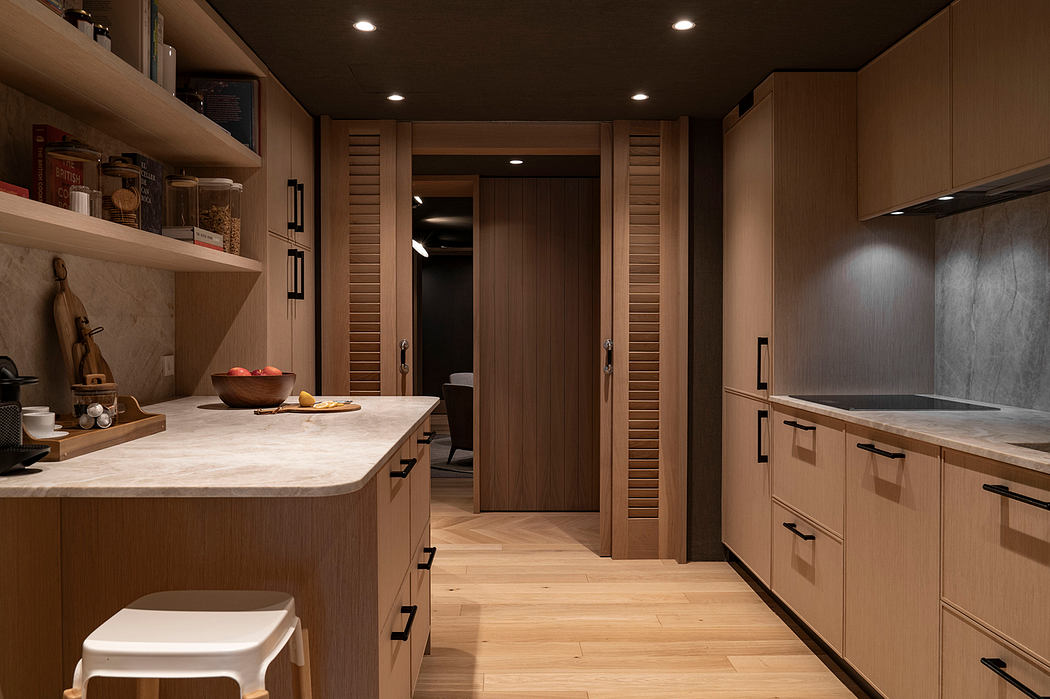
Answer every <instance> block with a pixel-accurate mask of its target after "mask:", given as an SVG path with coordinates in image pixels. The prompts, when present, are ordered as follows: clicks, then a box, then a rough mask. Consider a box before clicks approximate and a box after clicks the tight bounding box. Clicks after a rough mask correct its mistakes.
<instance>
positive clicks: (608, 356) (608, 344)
mask: <svg viewBox="0 0 1050 699" xmlns="http://www.w3.org/2000/svg"><path fill="white" fill-rule="evenodd" d="M602 349H604V350H605V365H604V366H603V367H602V371H603V372H605V373H606V374H611V373H613V356H612V351H613V341H612V340H606V341H605V342H603V343H602Z"/></svg>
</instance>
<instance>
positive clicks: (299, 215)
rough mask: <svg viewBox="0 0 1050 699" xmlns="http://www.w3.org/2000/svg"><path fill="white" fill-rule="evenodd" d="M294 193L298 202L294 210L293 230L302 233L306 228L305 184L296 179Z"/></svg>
mask: <svg viewBox="0 0 1050 699" xmlns="http://www.w3.org/2000/svg"><path fill="white" fill-rule="evenodd" d="M295 193H296V197H295V198H296V200H297V201H298V203H299V206H298V207H297V210H296V212H295V232H296V233H302V232H303V231H305V230H306V185H305V184H303V183H302V182H299V181H298V180H296V182H295Z"/></svg>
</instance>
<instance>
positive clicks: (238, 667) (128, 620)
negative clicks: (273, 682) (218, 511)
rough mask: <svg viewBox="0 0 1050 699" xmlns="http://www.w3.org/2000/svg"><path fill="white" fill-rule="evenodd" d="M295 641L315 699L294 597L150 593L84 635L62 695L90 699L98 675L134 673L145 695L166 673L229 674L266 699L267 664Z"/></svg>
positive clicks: (303, 678)
mask: <svg viewBox="0 0 1050 699" xmlns="http://www.w3.org/2000/svg"><path fill="white" fill-rule="evenodd" d="M289 641H291V644H290V646H289V652H290V654H291V659H292V663H293V664H294V665H295V666H296V669H297V673H296V674H297V682H296V685H297V689H298V695H299V697H300V699H311V697H312V693H311V690H310V657H309V653H310V651H309V645H308V644H309V640H308V637H307V634H306V631H304V630H303V629H302V626H301V624H300V623H299V618H298V617H297V616H296V615H295V600H294V599H293V598H292V597H290V596H289V595H286V594H283V593H280V592H254V591H252V592H248V591H243V590H187V591H176V592H158V593H155V594H152V595H146V596H145V597H142V598H140V599H138V600H136V601H135V602H133V603H132V604H130V605H128V606H127V607H125V608H124V609H121V610H120V611H119V612H117V613H116V614H114V615H113V616H112V617H110V618H109V619H108V620H107V621H105V622H104V623H103V624H102V625H101V626H99V627H98V628H97V629H95V631H94V632H92V634H91V635H90V636H88V637H87V640H85V641H84V650H83V655H82V657H81V660H80V662H79V663H77V668H76V672H75V674H74V675H73V687H72V688H71V689H67V690H66V691H65V692H64V693H63V695H62V696H63V699H87V684H88V681H89V680H91V678H93V677H136V678H140V679H139V683H138V697H139V699H156V698H157V697H158V696H159V687H160V680H161V679H186V678H193V677H202V678H203V677H228V678H230V679H232V680H234V681H235V682H237V684H238V685H239V686H240V691H241V696H242V697H243V699H268V697H269V696H270V694H269V692H267V691H266V668H268V667H269V666H270V663H272V662H273V659H274V658H276V657H277V654H278V653H280V652H281V649H282V648H284V647H285V645H288V644H289Z"/></svg>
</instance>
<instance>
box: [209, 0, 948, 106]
mask: <svg viewBox="0 0 1050 699" xmlns="http://www.w3.org/2000/svg"><path fill="white" fill-rule="evenodd" d="M211 2H212V3H213V4H214V5H215V7H216V8H217V9H218V10H219V12H220V13H221V14H222V15H223V16H224V17H225V18H226V19H227V21H228V22H229V23H230V24H231V25H232V26H233V27H234V29H236V30H237V32H238V33H240V35H241V36H242V37H243V38H244V39H245V40H246V41H247V42H248V44H249V45H250V46H251V47H252V48H253V49H254V50H255V51H256V53H258V54H259V56H260V57H261V58H262V59H263V60H264V61H265V62H266V64H267V65H268V66H269V67H270V69H271V70H272V71H273V72H274V73H275V74H276V75H277V77H278V78H279V79H280V80H281V82H283V83H284V84H285V85H286V86H287V87H288V89H289V90H291V92H292V93H293V94H294V95H295V96H296V97H297V98H298V99H299V100H300V102H302V103H303V105H304V106H305V107H306V108H307V109H308V110H309V111H310V112H311V113H313V114H315V115H320V114H328V115H331V116H333V117H338V118H353V119H380V118H382V119H412V120H431V119H448V120H516V119H522V120H563V119H564V120H608V119H615V118H644V119H651V118H670V117H677V116H682V115H688V116H698V117H721V116H723V115H724V114H725V113H726V112H728V111H729V109H730V108H731V107H732V106H733V105H734V104H736V103H737V102H738V101H739V100H740V98H741V97H742V96H743V95H744V94H745V93H746V92H747V91H749V90H750V89H751V88H752V87H754V86H755V85H756V84H758V83H759V82H760V81H761V80H762V79H763V78H764V77H765V76H766V75H768V74H769V73H770V72H771V71H774V70H839V69H845V70H854V69H857V68H859V67H860V66H862V65H864V64H865V63H867V62H868V61H869V60H871V58H873V57H874V56H876V55H878V54H879V53H880V52H881V51H882V50H883V49H885V48H886V47H887V46H889V45H890V44H892V43H893V42H894V41H896V40H897V39H899V38H901V37H902V36H904V35H905V34H906V33H908V32H909V31H910V30H911V29H913V28H915V27H916V26H918V25H919V24H921V23H922V22H923V21H924V20H926V19H927V18H929V17H930V16H932V15H933V14H934V13H935V12H936V11H938V10H940V9H941V8H942V7H944V6H945V5H946V4H947V1H946V0H877V1H875V0H691V1H690V0H634V1H632V0H561V1H558V0H519V1H517V2H512V1H511V0H433V1H430V2H427V1H424V0H366V1H361V0H350V1H349V2H347V1H345V0H301V1H299V2H287V1H286V0H280V1H278V0H253V2H245V1H244V0H211ZM681 18H689V19H692V20H693V21H695V22H696V28H695V29H693V30H691V31H686V32H677V31H674V30H673V29H671V26H670V25H671V23H672V22H674V21H675V20H678V19H681ZM359 19H368V20H370V21H372V22H373V23H375V24H376V25H377V26H378V30H377V31H374V32H371V33H363V32H358V31H356V30H354V29H353V27H352V25H353V23H354V22H355V21H357V20H359ZM639 90H643V91H646V92H648V93H649V95H650V99H649V100H648V101H647V102H633V101H631V100H630V99H629V97H630V95H631V94H633V93H634V92H636V91H639ZM395 91H396V92H399V93H401V94H403V95H405V97H406V99H405V101H403V102H400V103H393V102H389V101H388V100H387V99H386V95H388V94H389V93H391V92H395Z"/></svg>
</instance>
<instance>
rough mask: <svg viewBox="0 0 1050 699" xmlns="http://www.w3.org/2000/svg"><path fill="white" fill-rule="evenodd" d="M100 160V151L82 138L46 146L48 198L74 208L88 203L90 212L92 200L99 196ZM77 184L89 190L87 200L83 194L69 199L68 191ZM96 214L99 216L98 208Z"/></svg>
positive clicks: (80, 209) (65, 207) (45, 171)
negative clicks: (81, 140) (83, 141)
mask: <svg viewBox="0 0 1050 699" xmlns="http://www.w3.org/2000/svg"><path fill="white" fill-rule="evenodd" d="M101 160H102V154H101V153H99V152H98V151H97V150H95V149H94V148H92V147H91V146H89V145H87V144H85V143H81V142H80V141H74V140H66V141H57V142H54V143H48V144H47V145H46V146H44V177H45V181H44V199H45V201H46V202H47V203H48V204H52V205H54V206H61V207H62V208H63V209H73V210H74V211H84V206H85V204H87V206H88V207H89V208H88V212H90V202H91V201H92V200H94V199H96V198H97V197H98V191H99V183H98V178H99V174H98V172H99V162H100V161H101ZM74 186H81V187H86V188H87V190H88V192H89V193H88V195H87V200H86V201H85V199H84V194H82V193H81V194H78V195H77V196H76V199H75V201H74V200H72V199H71V198H70V192H69V190H70V188H71V187H74ZM74 204H75V205H76V208H74ZM94 215H95V216H97V215H98V213H97V211H96V212H95V213H94Z"/></svg>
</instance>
